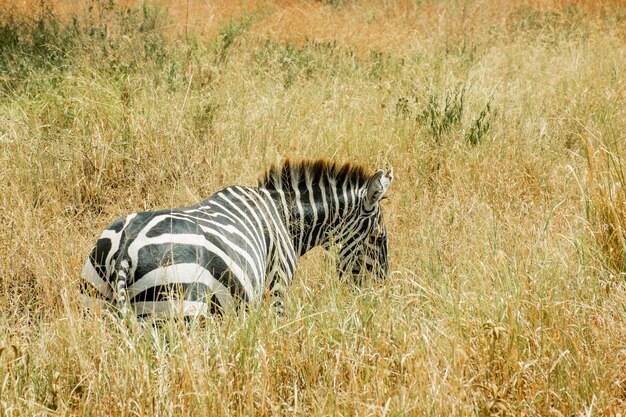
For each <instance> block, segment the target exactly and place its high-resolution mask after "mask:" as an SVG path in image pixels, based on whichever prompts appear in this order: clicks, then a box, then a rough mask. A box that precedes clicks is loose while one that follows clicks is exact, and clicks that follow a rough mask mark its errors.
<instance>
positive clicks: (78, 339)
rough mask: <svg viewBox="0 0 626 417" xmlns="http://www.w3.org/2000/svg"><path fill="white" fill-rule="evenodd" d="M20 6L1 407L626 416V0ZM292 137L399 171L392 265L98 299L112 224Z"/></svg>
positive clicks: (5, 410) (3, 150)
mask: <svg viewBox="0 0 626 417" xmlns="http://www.w3.org/2000/svg"><path fill="white" fill-rule="evenodd" d="M0 4H2V5H13V4H14V5H15V7H14V8H9V7H4V8H3V9H2V13H1V16H0V96H1V97H2V98H1V99H0V189H1V190H2V192H0V415H8V416H17V415H42V414H63V415H198V414H200V415H204V414H206V415H294V414H296V415H304V414H307V415H330V414H332V415H387V416H389V415H480V416H484V415H521V416H524V415H527V416H535V415H553V416H560V415H563V416H566V415H567V416H569V415H609V416H617V415H620V413H621V415H623V414H624V413H625V412H626V402H625V398H626V380H625V379H624V375H626V356H625V355H624V340H626V327H625V326H624V322H625V321H626V283H625V282H624V266H623V265H624V244H623V242H624V184H625V183H624V168H623V167H624V155H623V149H626V137H625V136H624V133H623V132H625V131H626V117H625V114H624V109H625V108H626V106H625V105H624V104H625V103H624V94H623V78H624V73H625V64H624V63H625V62H626V59H625V58H626V56H625V55H626V54H625V52H626V48H625V47H624V45H625V42H624V38H625V27H624V17H625V9H624V7H623V6H622V4H621V3H620V2H612V1H602V2H573V1H571V2H570V1H547V0H545V1H534V0H533V1H530V0H529V1H523V2H518V1H514V2H513V1H512V2H506V1H505V2H488V1H467V2H439V1H422V2H405V1H397V2H369V1H362V2H352V1H340V2H309V3H301V2H289V1H287V2H256V1H246V2H226V1H224V2H219V1H216V2H211V3H204V2H180V1H169V2H161V3H156V2H155V3H152V2H142V3H139V2H123V1H119V2H109V1H106V2H105V1H91V2H87V3H85V4H84V8H82V9H81V8H79V9H76V8H75V9H71V8H69V7H68V3H66V2H52V1H51V2H34V3H29V2H20V3H14V2H8V3H7V2H1V3H0ZM37 4H39V6H37ZM33 5H34V6H36V7H34V8H33ZM81 7H82V6H81ZM581 138H582V139H583V140H581ZM287 156H289V157H293V158H317V157H325V158H330V159H334V160H337V161H340V162H342V161H353V162H357V163H361V164H363V165H365V166H367V167H369V168H370V169H371V170H372V171H374V170H375V169H376V168H378V167H385V166H393V167H394V172H395V173H396V180H395V181H394V184H393V185H392V190H391V194H390V198H389V199H388V200H387V201H386V202H385V203H384V205H385V206H384V211H385V217H386V223H387V225H388V229H389V234H390V256H391V259H392V273H391V276H390V277H389V279H388V280H387V281H386V282H385V283H383V284H380V285H374V284H366V285H364V286H363V287H360V288H356V287H352V286H349V285H346V284H345V283H342V282H339V281H338V280H337V277H336V274H335V269H334V266H333V264H332V262H331V257H330V256H328V255H326V254H325V253H323V252H322V251H313V252H312V253H310V254H307V255H306V256H305V257H304V258H303V259H302V262H301V263H300V265H299V267H298V271H297V276H296V278H295V282H294V284H293V286H292V288H291V289H290V292H289V295H288V299H287V302H286V314H285V317H276V316H275V315H274V314H273V313H272V312H271V311H270V309H269V308H268V306H259V308H258V309H256V310H254V311H248V312H246V313H245V314H244V313H242V314H239V315H238V314H233V315H229V316H226V317H224V318H221V319H220V318H212V319H210V322H209V323H208V324H207V326H205V327H202V328H196V327H193V326H191V327H190V328H188V327H181V326H180V325H179V323H177V322H175V321H172V322H168V323H166V324H165V325H164V326H163V327H161V328H160V329H159V330H158V331H153V330H151V329H149V328H143V327H142V326H140V325H137V324H133V323H130V324H128V325H125V324H123V323H119V322H118V321H117V320H116V319H115V318H113V317H96V316H93V315H91V314H89V313H85V312H83V311H82V309H81V307H80V305H79V303H78V277H79V274H80V271H81V269H82V265H83V262H84V261H85V259H86V256H87V254H88V252H89V250H90V248H91V245H92V244H93V243H94V241H95V239H96V238H97V236H98V234H99V233H100V231H101V230H102V229H103V228H104V227H105V226H106V225H107V224H108V223H110V222H111V220H113V219H114V218H115V217H117V216H120V215H122V214H125V213H128V212H131V211H137V210H145V209H154V208H159V207H168V206H180V205H184V204H189V203H193V202H196V201H198V200H200V199H201V198H203V197H205V196H207V195H209V194H210V193H213V192H215V191H217V190H218V189H220V188H221V187H224V186H227V185H231V184H255V183H256V182H257V179H258V177H259V176H260V175H261V174H262V173H263V172H264V170H265V169H267V167H268V166H269V165H270V164H272V163H278V162H280V161H281V160H282V159H283V158H284V157H287Z"/></svg>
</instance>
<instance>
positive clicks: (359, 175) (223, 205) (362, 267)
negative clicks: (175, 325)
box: [80, 159, 393, 318]
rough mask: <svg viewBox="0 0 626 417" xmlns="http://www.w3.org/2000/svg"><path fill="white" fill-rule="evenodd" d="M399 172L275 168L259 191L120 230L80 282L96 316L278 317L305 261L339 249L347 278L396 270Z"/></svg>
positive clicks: (105, 241) (143, 216)
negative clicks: (245, 310)
mask: <svg viewBox="0 0 626 417" xmlns="http://www.w3.org/2000/svg"><path fill="white" fill-rule="evenodd" d="M392 179H393V170H388V171H387V172H385V171H384V170H382V169H381V170H378V171H376V172H375V173H374V174H373V175H368V174H367V171H366V169H365V168H364V167H362V166H360V165H356V164H351V163H346V164H343V165H339V164H337V163H335V162H330V161H328V160H323V159H320V160H311V161H306V160H305V161H299V162H293V161H290V160H289V159H287V160H285V161H284V162H283V163H282V164H281V165H273V166H271V168H270V169H269V170H268V171H267V172H266V173H265V175H264V176H263V177H262V178H261V179H260V180H259V182H258V186H257V187H246V186H231V187H227V188H224V189H222V190H221V191H218V192H216V193H215V194H213V195H211V196H209V197H208V198H206V199H205V200H203V201H201V202H199V203H197V204H194V205H192V206H188V207H181V208H172V209H166V210H159V211H144V212H137V213H132V214H129V215H127V216H125V217H121V218H119V219H117V220H115V221H114V222H113V223H111V224H110V225H109V226H108V227H107V228H106V229H105V230H104V232H103V233H102V235H101V236H100V238H99V239H98V240H97V242H96V244H95V245H94V247H93V249H92V251H91V254H90V255H89V257H88V259H87V261H86V263H85V266H84V268H83V271H82V275H81V280H80V281H81V285H80V291H81V298H82V302H83V305H84V306H86V307H87V308H88V309H95V308H104V309H107V310H113V311H118V312H119V313H120V314H122V315H126V314H128V312H129V310H131V309H132V311H133V312H134V314H135V315H136V316H137V317H146V316H155V315H156V316H161V317H162V316H168V315H182V316H183V317H185V318H189V317H195V316H198V315H200V316H205V317H206V316H207V315H209V314H214V313H218V314H221V313H222V312H223V311H225V310H232V309H233V308H237V306H239V305H241V304H242V303H243V304H244V305H245V304H255V303H259V302H260V301H262V300H264V299H267V300H268V301H269V302H270V303H271V304H272V306H273V308H274V309H275V311H276V312H277V313H278V314H284V313H283V297H284V294H285V291H286V289H287V287H288V286H289V284H290V283H291V281H292V278H293V276H294V272H295V269H296V264H297V261H298V258H299V257H300V256H302V255H304V254H305V253H306V252H307V251H309V250H310V249H312V248H313V247H316V246H322V247H323V248H325V249H330V248H333V247H334V248H335V249H336V253H337V272H338V275H339V276H340V277H344V276H347V275H349V276H353V277H355V278H356V277H363V276H364V275H372V276H373V277H374V278H375V279H376V280H382V279H384V278H385V277H386V276H387V275H388V272H389V259H388V240H387V231H386V227H385V224H384V222H383V215H382V210H381V206H380V202H381V200H382V199H383V198H384V197H385V194H386V193H387V190H388V188H389V185H390V184H391V181H392Z"/></svg>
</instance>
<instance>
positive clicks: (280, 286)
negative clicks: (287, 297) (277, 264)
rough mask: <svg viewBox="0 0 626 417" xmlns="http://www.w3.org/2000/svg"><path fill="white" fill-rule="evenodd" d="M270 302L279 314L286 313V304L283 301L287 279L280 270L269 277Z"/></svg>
mask: <svg viewBox="0 0 626 417" xmlns="http://www.w3.org/2000/svg"><path fill="white" fill-rule="evenodd" d="M269 278H270V279H269V282H270V285H269V288H268V295H269V303H270V306H271V307H272V308H273V309H274V311H275V312H276V314H277V315H278V316H281V317H282V316H284V315H285V305H284V302H283V298H284V294H285V290H286V286H285V280H284V278H283V276H282V274H281V273H280V272H279V271H273V273H272V274H271V276H270V277H269Z"/></svg>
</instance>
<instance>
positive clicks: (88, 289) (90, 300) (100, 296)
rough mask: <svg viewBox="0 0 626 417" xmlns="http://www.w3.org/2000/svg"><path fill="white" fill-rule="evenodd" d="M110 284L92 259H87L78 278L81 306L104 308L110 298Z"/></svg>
mask: <svg viewBox="0 0 626 417" xmlns="http://www.w3.org/2000/svg"><path fill="white" fill-rule="evenodd" d="M111 293H112V291H111V286H110V285H109V283H108V282H107V281H105V280H104V279H102V277H101V276H100V274H98V272H97V270H96V267H94V265H93V263H92V260H91V259H87V262H85V266H84V267H83V272H82V274H81V279H80V298H81V302H82V304H83V306H84V307H85V308H87V309H89V310H92V311H102V310H103V309H106V307H107V305H108V303H109V302H110V300H111Z"/></svg>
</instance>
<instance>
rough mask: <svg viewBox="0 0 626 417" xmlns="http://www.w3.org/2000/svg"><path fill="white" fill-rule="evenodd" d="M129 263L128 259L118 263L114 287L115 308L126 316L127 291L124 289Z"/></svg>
mask: <svg viewBox="0 0 626 417" xmlns="http://www.w3.org/2000/svg"><path fill="white" fill-rule="evenodd" d="M129 269H130V264H129V263H128V260H126V259H122V261H121V262H120V263H119V267H118V268H117V270H116V271H115V272H116V274H115V275H116V280H115V289H116V298H117V299H116V301H117V308H118V310H119V312H120V314H121V315H122V317H126V315H127V314H128V292H127V291H126V282H127V281H128V271H129Z"/></svg>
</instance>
